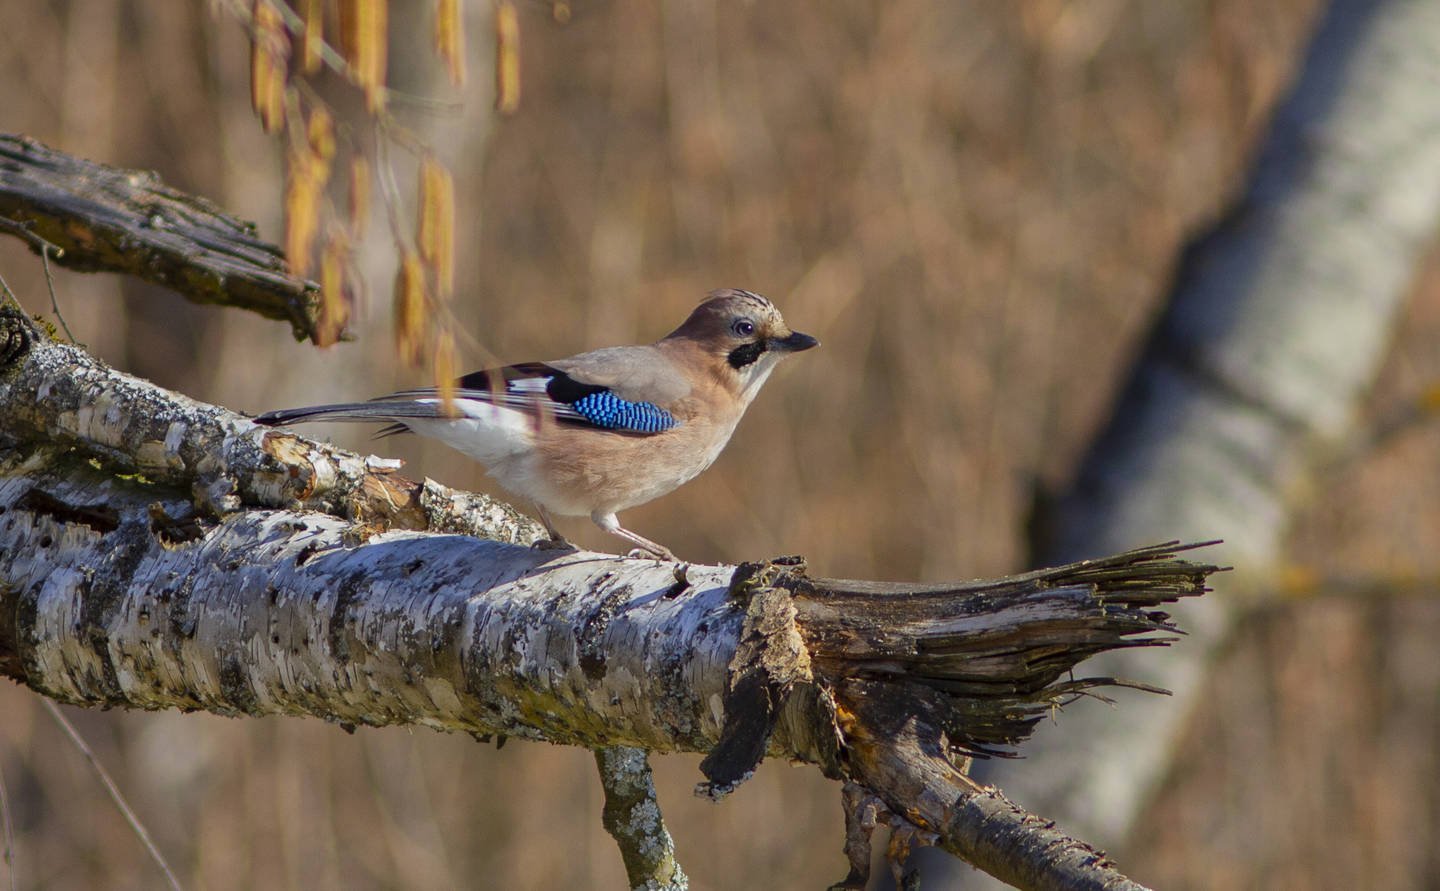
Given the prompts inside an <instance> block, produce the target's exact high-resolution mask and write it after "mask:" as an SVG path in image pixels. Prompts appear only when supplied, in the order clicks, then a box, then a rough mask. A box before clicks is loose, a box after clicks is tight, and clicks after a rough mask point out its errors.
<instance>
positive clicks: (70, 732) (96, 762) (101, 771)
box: [40, 697, 184, 891]
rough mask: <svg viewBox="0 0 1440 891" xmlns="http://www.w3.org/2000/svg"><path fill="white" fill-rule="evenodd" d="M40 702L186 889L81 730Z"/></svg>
mask: <svg viewBox="0 0 1440 891" xmlns="http://www.w3.org/2000/svg"><path fill="white" fill-rule="evenodd" d="M40 704H41V705H43V706H45V710H46V711H48V712H50V717H52V718H54V719H55V723H57V724H59V725H60V727H61V729H63V730H64V731H65V734H66V735H67V736H69V737H70V741H71V742H72V743H74V744H75V748H77V749H79V750H80V754H82V755H84V756H85V760H86V761H89V762H90V766H91V767H93V768H95V775H96V776H98V777H100V782H101V783H103V784H104V785H105V790H106V791H107V792H109V793H110V800H111V801H114V802H115V806H116V807H118V808H119V809H120V813H121V815H123V816H124V817H125V822H127V823H129V824H130V828H131V829H133V830H134V831H135V835H137V836H138V837H139V838H140V841H141V842H142V843H143V844H144V845H145V849H146V850H147V851H149V852H150V857H151V858H152V859H153V860H154V861H155V864H156V865H157V866H159V867H160V871H161V872H163V873H165V879H166V880H167V881H168V882H169V883H170V887H171V888H174V889H175V891H184V889H182V888H181V886H180V881H179V879H176V878H175V873H173V872H171V870H170V864H168V863H166V862H165V857H164V855H163V854H161V853H160V849H159V848H157V847H155V842H154V840H152V839H151V838H150V833H149V832H147V831H146V829H145V826H144V824H142V823H141V822H140V818H139V817H137V816H136V815H135V812H134V811H133V810H131V809H130V805H129V804H127V803H126V802H125V796H124V795H122V794H120V787H119V786H117V785H115V781H114V780H113V779H111V778H110V774H109V772H107V771H106V770H105V766H104V765H102V764H101V763H100V759H98V758H96V757H95V753H94V752H92V751H91V750H90V747H89V746H88V745H86V744H85V740H84V738H83V737H81V736H80V732H79V731H78V730H76V729H75V725H74V724H71V723H70V721H69V719H67V718H66V717H65V716H64V715H63V714H61V712H60V708H59V707H58V706H57V705H55V703H54V702H52V701H50V700H49V699H45V698H44V697H41V699H40Z"/></svg>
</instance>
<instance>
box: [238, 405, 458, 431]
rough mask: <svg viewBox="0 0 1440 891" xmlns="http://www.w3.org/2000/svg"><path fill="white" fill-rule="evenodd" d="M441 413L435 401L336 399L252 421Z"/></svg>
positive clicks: (276, 423) (363, 419)
mask: <svg viewBox="0 0 1440 891" xmlns="http://www.w3.org/2000/svg"><path fill="white" fill-rule="evenodd" d="M439 417H443V415H442V414H441V409H440V406H439V405H438V404H437V403H435V402H433V401H432V402H419V401H417V402H402V401H399V400H396V401H393V402H391V401H377V402H339V403H335V404H334V405H311V406H307V407H305V408H282V409H280V410H279V411H267V412H265V414H263V415H260V416H259V417H257V418H255V423H257V424H263V425H264V426H266V427H280V426H283V425H289V424H298V423H306V422H309V421H355V422H360V423H371V424H373V423H375V422H376V421H400V422H403V421H405V420H406V419H407V418H439Z"/></svg>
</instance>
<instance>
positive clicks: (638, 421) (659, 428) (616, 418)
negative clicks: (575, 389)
mask: <svg viewBox="0 0 1440 891" xmlns="http://www.w3.org/2000/svg"><path fill="white" fill-rule="evenodd" d="M570 407H571V408H573V409H574V410H575V411H576V413H578V414H579V415H580V416H581V417H583V418H584V419H585V420H587V421H589V422H590V423H592V424H594V425H595V426H596V427H604V428H605V429H607V430H622V431H627V432H631V433H661V432H664V431H666V430H669V429H670V428H671V427H674V426H675V425H677V424H679V423H680V422H679V421H677V420H675V416H674V415H672V414H670V412H668V411H666V410H665V409H663V408H661V407H660V406H658V405H653V404H651V403H649V402H630V401H628V400H625V399H621V398H620V397H619V396H616V395H615V394H614V393H612V392H610V391H609V390H599V391H597V392H594V393H589V394H587V395H586V396H584V397H582V398H580V399H577V400H575V401H574V402H572V403H570Z"/></svg>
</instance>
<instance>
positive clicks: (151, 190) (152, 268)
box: [0, 134, 320, 340]
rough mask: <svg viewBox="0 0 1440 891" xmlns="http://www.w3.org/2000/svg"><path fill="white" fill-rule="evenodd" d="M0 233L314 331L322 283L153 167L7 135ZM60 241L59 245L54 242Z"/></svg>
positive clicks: (2, 150)
mask: <svg viewBox="0 0 1440 891" xmlns="http://www.w3.org/2000/svg"><path fill="white" fill-rule="evenodd" d="M0 221H8V225H0V232H7V233H9V234H12V235H16V236H17V237H19V238H21V239H22V240H23V241H25V242H26V243H27V244H29V245H30V247H31V249H32V250H35V251H36V252H37V253H38V252H40V251H42V250H46V251H49V256H50V259H52V260H54V261H55V262H57V263H59V264H60V265H62V266H67V267H69V268H71V269H75V270H79V271H81V272H101V271H104V272H121V273H127V274H129V275H133V276H135V277H137V278H141V279H144V280H145V281H149V282H154V283H156V284H159V285H164V286H165V287H167V288H170V289H172V290H174V291H176V292H177V293H179V294H180V295H182V296H183V297H185V299H187V300H190V301H191V302H193V303H213V304H218V305H221V306H234V307H238V308H240V309H247V310H249V311H251V312H256V313H259V314H260V315H262V316H265V317H266V318H270V319H278V320H280V321H282V322H289V323H290V326H291V328H292V329H293V330H294V333H295V337H296V339H300V340H303V339H306V338H309V339H311V340H314V338H315V330H316V322H317V320H318V318H319V312H320V297H319V287H318V286H317V285H316V284H314V283H313V282H307V281H305V280H303V279H300V278H297V277H296V276H294V275H292V274H291V273H290V272H289V268H288V266H287V265H286V263H285V258H284V255H283V254H282V253H281V252H280V250H279V249H278V248H276V247H275V246H273V245H271V244H269V243H267V242H265V241H263V240H261V239H260V238H259V237H257V235H256V233H255V226H254V224H252V223H246V222H243V221H241V220H237V219H235V218H234V217H232V216H229V215H227V214H225V213H224V212H222V211H221V210H220V209H219V208H218V207H216V206H215V205H214V204H211V203H210V202H209V201H206V200H205V199H203V198H198V197H196V196H194V195H188V194H186V193H184V192H181V191H178V190H176V189H172V188H170V187H168V186H166V185H165V184H164V183H163V182H161V181H160V177H159V176H157V175H156V174H155V173H152V172H149V171H141V170H122V169H120V168H117V167H109V166H107V165H104V164H97V163H95V162H93V161H87V160H85V159H83V158H77V157H75V156H74V155H67V154H65V153H64V152H59V151H56V150H54V149H52V148H49V147H47V146H45V145H42V144H41V143H39V142H36V141H35V140H33V139H28V138H26V137H23V136H13V135H7V134H0ZM48 246H53V248H54V249H53V250H52V249H51V248H50V247H48Z"/></svg>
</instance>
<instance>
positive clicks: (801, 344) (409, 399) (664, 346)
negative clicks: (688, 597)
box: [254, 288, 820, 560]
mask: <svg viewBox="0 0 1440 891" xmlns="http://www.w3.org/2000/svg"><path fill="white" fill-rule="evenodd" d="M819 344H820V342H819V341H818V340H816V339H815V338H814V337H811V336H810V335H808V334H802V333H800V332H799V331H792V330H791V329H790V327H789V326H788V325H786V323H785V319H784V317H782V316H781V314H780V311H779V310H778V309H776V308H775V305H774V304H773V303H771V302H770V300H769V299H767V298H766V297H763V296H761V295H760V294H756V293H753V292H751V291H744V290H740V289H736V288H726V289H722V290H718V291H712V292H710V294H708V295H707V296H706V298H705V300H704V301H703V302H701V303H700V304H699V305H698V306H697V307H695V309H694V310H693V311H692V312H691V313H690V315H689V317H688V318H686V319H685V321H684V322H683V323H682V324H681V325H680V327H678V328H676V329H675V330H674V331H671V332H670V333H669V334H668V335H666V336H665V337H663V338H662V339H660V340H658V341H656V342H654V343H651V344H646V345H637V346H615V347H604V348H602V349H597V350H592V351H590V352H585V353H580V354H579V355H576V356H571V357H569V358H568V359H556V360H553V361H549V362H523V363H520V364H516V365H506V366H503V367H500V368H489V369H485V370H483V371H476V372H473V373H471V374H467V375H465V376H464V377H462V378H460V379H459V380H458V381H457V382H456V385H455V390H454V394H453V401H452V402H451V404H450V406H448V407H447V406H446V404H445V400H444V398H443V397H442V395H441V394H440V392H439V391H438V390H436V389H434V388H422V389H412V390H403V391H401V392H398V393H392V394H390V395H387V396H380V397H378V398H376V399H372V400H370V401H368V402H347V403H339V404H333V405H315V406H309V407H305V408H291V409H282V410H279V411H270V412H266V413H264V414H262V415H259V416H258V417H256V418H255V419H254V421H255V423H257V424H262V425H265V426H271V427H273V426H281V425H290V424H294V423H299V422H306V421H360V422H372V423H373V422H389V424H390V426H388V427H386V428H384V429H383V430H381V431H379V432H378V433H377V434H376V435H377V436H385V435H389V434H392V433H403V432H406V431H409V432H413V433H417V434H419V435H421V436H428V437H431V438H433V439H437V440H439V441H440V442H442V443H444V444H445V445H447V446H450V447H451V448H453V449H456V450H458V451H460V452H462V453H464V454H465V455H467V456H469V457H470V458H473V459H475V460H476V461H479V462H480V463H481V464H483V465H484V466H485V468H486V470H487V471H488V472H489V474H490V476H491V477H493V478H494V479H495V481H496V482H498V483H499V484H500V485H501V487H503V488H504V489H506V490H508V491H509V492H511V493H513V494H515V495H517V496H520V497H521V498H525V499H528V500H529V501H531V502H533V503H534V504H535V506H536V508H537V511H538V513H539V514H540V519H541V521H542V522H543V523H544V524H545V529H546V531H547V532H548V533H549V536H550V537H549V539H548V541H545V542H542V543H540V544H541V545H542V546H546V547H567V546H568V542H566V540H565V538H564V536H562V535H561V534H560V532H559V531H558V530H557V529H556V527H555V524H554V521H553V520H552V515H559V516H567V517H569V516H587V515H588V516H589V517H590V519H591V520H592V521H593V522H594V523H595V525H597V526H599V527H600V528H601V529H603V530H605V531H606V532H608V533H611V534H613V535H617V536H619V537H621V538H623V539H625V540H626V541H628V542H630V543H631V544H632V545H635V546H636V547H635V549H634V550H632V551H631V555H632V556H647V555H649V556H653V557H656V558H660V559H664V560H675V559H676V558H675V555H674V554H673V553H672V552H671V551H670V550H669V549H668V548H666V547H665V546H663V545H661V544H659V543H657V542H654V541H651V540H650V539H648V538H646V537H644V536H642V535H640V534H639V533H636V532H634V531H632V530H630V529H626V528H625V527H624V526H622V525H621V524H620V519H619V517H618V514H619V512H620V511H623V510H627V509H629V508H632V507H636V506H637V505H641V504H645V503H646V502H648V501H652V500H654V499H656V498H659V497H660V496H662V495H667V494H669V493H670V492H672V491H674V490H675V489H676V488H678V487H680V486H681V485H683V484H685V483H687V482H689V481H690V480H692V479H694V478H695V477H696V476H698V475H699V474H700V473H701V472H703V471H704V470H705V469H706V468H708V467H709V466H710V465H711V464H712V463H714V461H715V459H716V458H717V457H718V456H719V455H720V452H721V451H722V450H723V449H724V448H725V445H726V444H727V443H728V442H729V441H730V436H731V434H733V433H734V432H735V427H736V425H737V424H738V423H739V421H740V418H741V416H743V415H744V414H745V409H746V408H748V407H749V406H750V403H751V402H752V401H753V400H754V399H755V396H756V394H757V393H759V392H760V388H761V386H762V385H763V384H764V383H765V381H766V380H767V379H768V378H769V377H770V373H771V372H773V371H774V370H775V367H776V366H777V365H778V364H780V362H781V361H783V360H784V359H785V358H787V357H788V356H790V355H792V354H794V353H799V352H803V351H805V350H808V349H811V348H813V347H816V346H819Z"/></svg>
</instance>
